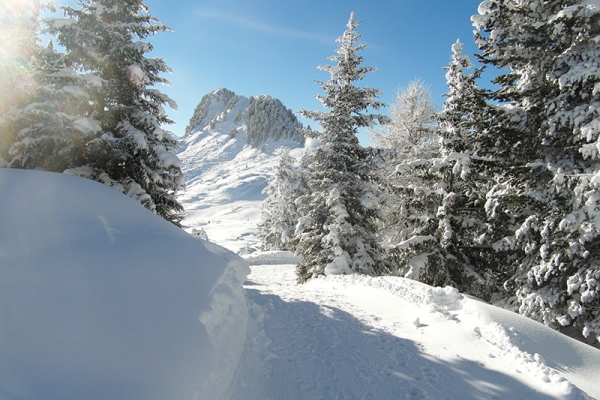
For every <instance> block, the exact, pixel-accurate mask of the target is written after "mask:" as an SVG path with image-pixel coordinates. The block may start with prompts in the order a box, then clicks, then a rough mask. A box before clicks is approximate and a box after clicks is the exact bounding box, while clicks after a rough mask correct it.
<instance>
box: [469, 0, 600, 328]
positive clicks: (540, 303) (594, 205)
mask: <svg viewBox="0 0 600 400" xmlns="http://www.w3.org/2000/svg"><path fill="white" fill-rule="evenodd" d="M474 23H475V26H476V27H477V28H478V29H479V32H478V33H477V34H476V42H477V44H478V46H479V48H480V50H481V51H482V54H481V56H480V59H481V61H482V62H484V63H485V64H488V65H492V66H495V67H498V68H502V69H503V70H502V71H506V70H509V72H508V73H501V75H500V76H499V77H498V78H497V79H496V80H495V83H497V84H498V85H499V89H497V90H492V91H489V92H488V93H487V95H486V97H487V98H488V99H489V100H490V101H491V102H490V104H489V105H488V107H487V109H486V110H485V113H486V120H485V121H484V122H483V123H482V124H480V125H479V126H478V127H477V129H476V130H475V131H476V133H477V138H475V143H477V154H478V155H479V156H481V157H489V158H492V159H493V160H494V162H493V163H488V170H487V171H488V173H489V172H490V171H491V172H492V173H491V174H489V176H492V177H493V181H494V185H493V186H492V187H491V188H490V190H489V191H488V193H487V203H486V211H487V216H488V222H489V223H490V226H491V227H492V228H493V230H494V232H496V235H498V236H499V238H500V240H497V241H496V242H495V244H494V246H495V248H496V249H498V250H499V251H503V254H504V255H505V257H504V259H503V260H502V262H503V263H504V264H505V265H507V266H508V268H509V270H507V272H510V273H512V277H511V278H509V279H508V280H507V282H506V283H505V287H506V289H507V290H509V291H510V292H512V293H513V294H514V295H515V296H516V300H517V306H518V308H519V311H520V312H521V313H523V314H524V315H527V316H530V317H533V318H535V319H538V320H540V321H542V322H544V323H545V324H547V325H549V326H552V327H555V328H560V327H561V326H575V327H577V328H579V329H580V330H582V332H583V334H584V335H585V336H589V335H596V336H597V335H598V334H599V333H600V307H599V305H600V290H599V289H600V288H599V287H598V279H599V278H600V251H598V249H599V248H600V247H599V243H600V227H599V226H598V224H597V220H598V215H600V214H599V211H600V210H599V208H598V200H597V199H598V198H599V196H598V178H597V177H598V176H599V175H598V174H599V173H600V161H599V157H598V139H599V133H600V129H599V128H598V127H599V126H600V118H599V113H600V108H598V105H599V102H600V90H598V89H597V88H598V87H600V73H599V72H598V71H599V67H598V63H597V60H598V58H599V56H600V47H599V46H600V45H599V44H598V42H597V41H596V39H595V38H596V37H597V36H598V34H599V28H598V27H599V26H600V11H599V10H598V8H597V7H595V5H594V4H592V3H590V2H587V1H578V0H570V1H567V0H557V1H542V0H527V1H519V2H517V1H514V0H512V1H511V0H491V1H486V2H484V3H482V4H481V6H480V9H479V15H478V16H475V17H474ZM491 104H493V105H491ZM490 166H492V167H491V168H490Z"/></svg>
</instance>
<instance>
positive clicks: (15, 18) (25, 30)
mask: <svg viewBox="0 0 600 400" xmlns="http://www.w3.org/2000/svg"><path fill="white" fill-rule="evenodd" d="M40 10H41V5H40V4H39V3H38V2H37V1H32V2H16V1H14V2H13V1H11V2H2V3H0V71H1V73H0V93H1V96H0V167H4V166H6V165H7V163H8V161H9V158H10V156H9V148H10V146H11V145H12V143H14V141H15V140H16V136H17V134H18V132H19V126H15V122H14V120H15V119H16V118H17V116H16V115H15V114H16V113H18V111H19V110H20V109H23V108H24V107H26V106H27V105H28V104H30V103H31V102H34V101H35V98H36V96H35V90H36V87H37V84H36V76H35V75H36V74H35V63H34V58H35V57H36V56H37V55H38V54H39V53H40V51H41V46H40V44H39V40H38V34H39V32H40V26H39V14H40Z"/></svg>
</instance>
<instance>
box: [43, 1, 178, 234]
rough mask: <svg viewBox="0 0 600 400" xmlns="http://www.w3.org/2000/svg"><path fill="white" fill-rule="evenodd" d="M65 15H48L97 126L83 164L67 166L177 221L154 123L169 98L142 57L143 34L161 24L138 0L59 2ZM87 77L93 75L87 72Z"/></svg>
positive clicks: (171, 160) (155, 64)
mask: <svg viewBox="0 0 600 400" xmlns="http://www.w3.org/2000/svg"><path fill="white" fill-rule="evenodd" d="M63 11H64V12H65V14H66V18H64V19H58V20H54V21H50V26H49V30H50V31H51V32H52V33H54V34H56V35H57V39H58V42H59V44H60V45H62V46H63V47H64V49H65V52H66V62H67V64H68V65H70V66H72V67H74V68H75V69H76V70H77V71H80V73H82V74H87V75H88V76H89V77H90V79H88V84H87V86H86V87H85V90H86V91H87V93H89V101H88V102H87V109H86V111H85V116H86V117H87V118H90V119H93V120H94V121H97V123H98V125H99V128H100V130H99V133H98V135H96V137H95V138H94V139H92V140H89V141H87V142H85V152H86V155H85V156H86V160H87V162H86V163H85V165H82V166H79V167H77V168H71V169H69V170H67V172H70V173H73V174H76V175H80V176H84V177H87V178H91V179H94V180H97V181H100V182H103V183H105V184H107V185H110V186H112V187H114V188H115V189H117V190H119V191H121V192H123V193H125V194H127V195H128V196H130V197H132V198H134V199H136V200H137V201H139V202H140V203H141V204H143V205H144V206H145V207H146V208H148V209H150V210H152V211H154V212H155V213H157V214H158V215H160V216H162V217H163V218H165V219H167V220H169V221H171V222H173V223H175V224H179V220H180V219H181V214H180V213H181V211H182V207H181V205H180V204H179V202H178V201H177V200H176V198H175V192H176V191H177V190H178V189H180V188H181V187H182V186H183V177H182V173H181V169H180V166H181V162H180V160H179V159H178V158H177V157H176V156H175V154H174V152H173V150H174V149H175V147H176V141H175V139H174V138H172V137H171V135H170V134H169V133H168V132H166V131H165V130H164V129H163V128H162V126H163V125H164V124H169V123H171V122H172V121H170V120H169V119H168V117H167V116H166V114H165V112H164V109H163V106H164V105H165V104H168V105H169V106H171V107H173V108H175V107H176V105H175V103H174V102H173V101H172V100H171V99H170V98H169V97H167V96H166V95H165V94H163V93H161V92H160V91H159V90H157V89H155V88H154V87H153V86H154V85H156V84H159V83H163V84H166V83H168V81H167V80H166V79H165V78H163V77H161V76H160V74H161V73H165V72H170V69H169V68H168V66H167V65H166V64H165V62H164V61H163V60H162V59H160V58H147V57H146V56H145V54H146V53H148V52H150V51H151V50H152V45H151V44H150V43H147V42H145V41H143V40H144V39H146V38H147V37H149V36H151V35H153V34H155V33H157V32H160V31H166V30H168V29H169V28H168V27H166V26H165V25H162V24H160V23H159V22H158V20H157V19H156V18H155V17H153V16H152V15H151V14H150V12H149V10H148V8H147V7H146V6H145V5H144V3H143V2H142V1H141V0H123V1H121V0H119V1H117V0H99V1H90V0H82V1H80V2H78V3H77V7H76V8H72V7H63ZM91 77H93V78H94V79H91Z"/></svg>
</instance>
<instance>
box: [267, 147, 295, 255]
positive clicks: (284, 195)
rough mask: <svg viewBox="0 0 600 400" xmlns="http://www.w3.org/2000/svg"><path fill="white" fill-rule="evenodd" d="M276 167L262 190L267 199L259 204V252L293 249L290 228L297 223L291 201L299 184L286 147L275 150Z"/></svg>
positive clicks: (292, 158)
mask: <svg viewBox="0 0 600 400" xmlns="http://www.w3.org/2000/svg"><path fill="white" fill-rule="evenodd" d="M278 156H279V164H278V165H277V168H276V169H275V176H274V177H273V179H272V180H271V181H270V182H269V185H268V186H267V187H266V188H265V190H264V191H263V192H264V193H266V194H267V198H266V199H265V200H264V201H263V203H262V204H261V222H260V224H259V225H258V228H259V230H260V234H259V237H260V239H261V242H262V245H261V248H262V250H293V246H292V244H291V242H292V237H293V233H294V227H295V226H296V223H297V222H298V209H297V208H296V203H295V201H294V200H295V199H297V198H298V197H299V196H300V195H301V193H302V191H303V185H302V181H301V179H300V176H299V175H298V172H297V167H296V166H295V165H294V164H295V163H296V160H295V159H294V157H292V156H291V155H290V152H289V150H288V149H286V148H281V149H280V150H278Z"/></svg>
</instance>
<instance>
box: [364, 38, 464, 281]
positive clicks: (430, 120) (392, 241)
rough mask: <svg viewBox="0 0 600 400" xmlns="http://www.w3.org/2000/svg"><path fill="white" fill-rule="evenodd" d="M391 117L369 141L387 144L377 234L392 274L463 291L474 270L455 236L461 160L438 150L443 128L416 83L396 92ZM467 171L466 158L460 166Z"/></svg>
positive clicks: (423, 89) (427, 94) (454, 155)
mask: <svg viewBox="0 0 600 400" xmlns="http://www.w3.org/2000/svg"><path fill="white" fill-rule="evenodd" d="M460 47H461V46H460V45H458V46H457V49H456V50H460ZM455 56H456V55H455ZM461 72H462V69H461ZM392 118H393V119H392V121H393V122H392V124H391V129H389V128H388V129H387V130H383V131H381V132H377V133H376V134H375V135H374V140H375V142H376V143H377V144H379V145H380V146H385V147H390V149H389V150H388V151H387V152H386V153H385V154H384V157H385V158H386V159H387V162H388V164H389V165H390V166H391V167H392V169H390V170H389V171H388V179H387V183H388V186H387V189H388V196H387V202H386V204H385V206H384V213H385V214H384V215H385V218H384V224H383V229H382V231H381V233H380V234H381V239H382V240H383V241H384V243H385V245H386V247H387V248H388V252H387V256H388V257H389V258H390V260H391V261H392V262H393V264H394V266H395V269H394V273H395V274H400V275H403V276H406V277H409V278H412V279H416V280H419V281H421V282H425V283H428V284H431V285H435V286H445V285H452V286H455V287H458V288H459V289H460V290H463V291H465V290H468V289H470V288H471V281H472V280H473V276H476V273H474V271H473V269H472V268H471V269H469V268H468V267H469V265H470V263H469V260H468V258H467V257H466V255H465V254H464V253H463V251H462V248H463V247H464V246H463V245H464V243H462V242H461V241H459V240H458V238H459V236H458V235H457V233H458V231H459V227H460V226H461V221H462V216H461V215H457V214H456V212H455V207H458V208H462V204H461V202H462V201H463V200H462V199H460V193H457V192H458V190H457V187H456V186H458V185H457V183H456V182H455V180H454V179H453V178H454V174H453V170H457V171H456V173H457V174H459V173H460V172H461V165H462V163H464V162H465V158H464V157H463V155H462V154H459V153H457V152H455V151H448V150H449V149H446V151H445V154H442V153H441V150H442V149H441V148H440V144H441V143H440V139H441V137H440V135H441V134H442V132H441V131H440V127H438V126H437V124H436V121H435V120H436V112H435V109H434V107H433V105H432V104H431V99H430V95H429V92H428V90H427V89H426V88H425V87H424V85H423V84H422V83H421V82H419V81H415V82H411V84H410V85H409V86H408V87H407V88H406V89H404V90H402V91H400V92H399V93H398V96H397V101H396V103H395V104H394V106H393V110H392ZM467 160H468V158H467ZM467 169H468V162H467V163H466V164H465V165H464V170H465V171H467ZM462 172H464V171H462ZM463 175H464V174H463ZM463 178H464V176H463ZM458 179H461V178H458Z"/></svg>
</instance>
